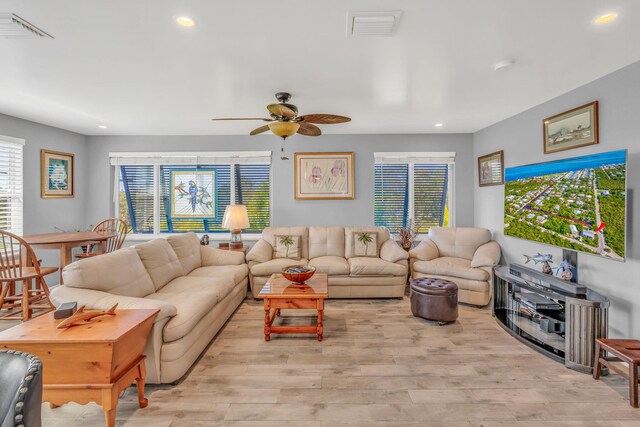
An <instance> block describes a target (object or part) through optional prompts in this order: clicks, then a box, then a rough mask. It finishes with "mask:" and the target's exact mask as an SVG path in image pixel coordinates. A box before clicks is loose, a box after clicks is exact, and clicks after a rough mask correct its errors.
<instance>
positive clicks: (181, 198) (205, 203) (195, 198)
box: [171, 169, 217, 219]
mask: <svg viewBox="0 0 640 427" xmlns="http://www.w3.org/2000/svg"><path fill="white" fill-rule="evenodd" d="M216 188H217V187H216V171H215V170H213V169H209V170H197V171H195V170H193V169H185V170H172V171H171V217H172V218H190V219H215V217H216V204H217V203H216V202H217V194H216Z"/></svg>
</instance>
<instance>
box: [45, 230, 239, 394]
mask: <svg viewBox="0 0 640 427" xmlns="http://www.w3.org/2000/svg"><path fill="white" fill-rule="evenodd" d="M62 275H63V278H64V283H65V284H64V285H61V286H58V287H56V288H54V289H52V291H51V298H52V300H53V302H54V304H56V305H59V304H61V303H63V302H67V301H77V302H78V306H82V305H86V306H87V308H92V309H107V308H109V307H111V306H113V305H114V304H115V303H118V308H119V309H133V308H151V309H153V308H157V309H160V313H159V314H158V316H157V317H156V319H155V323H154V325H153V329H152V330H151V335H150V336H149V341H148V342H147V347H146V349H145V354H146V356H147V359H146V365H147V380H146V382H148V383H152V384H158V383H170V382H174V381H176V380H178V379H180V377H182V376H183V375H184V374H185V373H186V372H187V371H188V370H189V368H190V367H191V365H192V364H193V362H194V361H195V360H196V359H197V357H198V356H199V355H200V353H201V352H202V351H203V350H204V349H205V348H206V346H207V345H208V344H209V342H211V340H212V339H213V337H214V336H215V335H216V333H217V332H218V331H219V330H220V328H221V327H222V326H223V325H224V323H225V322H226V321H227V319H228V318H229V317H230V316H231V314H233V312H234V311H235V309H236V308H237V307H238V306H239V305H240V303H241V302H242V301H243V300H244V298H245V297H246V294H247V275H248V269H247V266H246V264H244V256H243V254H241V253H239V252H231V251H223V250H219V249H213V248H210V247H208V246H201V245H200V241H199V240H198V237H197V236H196V235H195V234H194V233H187V234H184V235H179V236H171V237H169V238H167V239H166V240H165V239H156V240H152V241H150V242H147V243H142V244H139V245H136V246H134V247H128V248H125V249H120V250H118V251H115V252H112V253H109V254H105V255H100V256H97V257H94V258H88V259H84V260H81V261H77V262H74V263H73V264H70V265H68V266H67V267H65V269H64V270H63V272H62Z"/></svg>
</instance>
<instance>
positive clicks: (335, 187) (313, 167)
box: [293, 152, 354, 200]
mask: <svg viewBox="0 0 640 427" xmlns="http://www.w3.org/2000/svg"><path fill="white" fill-rule="evenodd" d="M293 165H294V166H293V171H294V173H293V175H294V180H295V199H296V200H353V198H354V175H353V173H354V160H353V152H348V153H295V155H294V163H293Z"/></svg>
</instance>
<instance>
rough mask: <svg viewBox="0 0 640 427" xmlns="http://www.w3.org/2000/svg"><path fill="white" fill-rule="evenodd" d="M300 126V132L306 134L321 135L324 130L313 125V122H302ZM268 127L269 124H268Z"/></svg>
mask: <svg viewBox="0 0 640 427" xmlns="http://www.w3.org/2000/svg"><path fill="white" fill-rule="evenodd" d="M299 125H300V127H299V128H298V133H299V134H300V135H304V136H320V134H322V132H321V131H320V128H319V127H318V126H315V125H312V124H311V123H305V122H300V123H299ZM267 127H268V126H267Z"/></svg>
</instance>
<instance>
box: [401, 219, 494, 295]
mask: <svg viewBox="0 0 640 427" xmlns="http://www.w3.org/2000/svg"><path fill="white" fill-rule="evenodd" d="M409 256H410V257H411V258H410V266H411V278H412V279H416V278H419V277H433V278H441V279H446V280H450V281H452V282H454V283H455V284H457V285H458V301H459V302H463V303H467V304H473V305H478V306H485V305H487V304H489V301H491V294H492V291H491V289H492V283H493V267H494V266H495V265H497V264H498V262H499V261H500V245H498V243H496V242H495V241H493V240H491V232H490V231H489V230H487V229H486V228H468V227H446V228H445V227H434V228H431V229H430V230H429V236H428V237H427V238H426V239H424V240H423V241H421V242H420V244H419V245H418V246H416V247H415V248H414V249H412V250H411V251H410V252H409Z"/></svg>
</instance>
